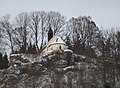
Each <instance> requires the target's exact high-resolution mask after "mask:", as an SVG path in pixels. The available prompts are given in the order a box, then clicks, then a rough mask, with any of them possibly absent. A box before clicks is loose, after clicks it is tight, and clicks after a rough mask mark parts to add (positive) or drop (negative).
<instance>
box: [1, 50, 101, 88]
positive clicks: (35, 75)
mask: <svg viewBox="0 0 120 88" xmlns="http://www.w3.org/2000/svg"><path fill="white" fill-rule="evenodd" d="M10 59H11V63H10V67H9V68H8V69H5V70H1V71H0V88H101V87H102V78H101V75H99V71H98V67H97V66H96V65H95V64H96V63H97V62H96V60H93V59H89V58H86V57H85V56H82V55H76V54H74V53H70V52H67V53H63V52H52V53H51V54H49V55H46V56H40V55H25V54H15V55H11V58H10Z"/></svg>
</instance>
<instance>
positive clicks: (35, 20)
mask: <svg viewBox="0 0 120 88" xmlns="http://www.w3.org/2000/svg"><path fill="white" fill-rule="evenodd" d="M65 22H66V17H65V16H63V15H61V14H60V13H59V12H54V11H50V12H45V11H34V12H30V13H28V12H23V13H20V14H18V15H17V16H16V17H15V19H12V20H11V19H10V15H9V14H7V15H5V16H3V17H1V19H0V34H1V36H0V37H1V38H0V41H1V42H2V43H1V45H3V46H4V47H3V48H4V49H8V48H10V49H11V53H15V51H17V52H19V50H20V52H21V50H22V53H26V52H27V50H28V47H29V46H28V45H30V43H31V45H32V46H35V48H36V52H38V51H39V50H40V49H41V48H42V47H43V46H44V45H45V43H46V42H47V39H46V38H47V32H48V30H49V28H51V29H52V30H53V32H54V35H55V34H56V33H58V31H59V30H60V28H61V27H62V26H63V25H64V24H65Z"/></svg>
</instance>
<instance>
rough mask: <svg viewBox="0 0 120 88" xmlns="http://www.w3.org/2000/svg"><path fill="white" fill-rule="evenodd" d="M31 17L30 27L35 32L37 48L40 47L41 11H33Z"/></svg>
mask: <svg viewBox="0 0 120 88" xmlns="http://www.w3.org/2000/svg"><path fill="white" fill-rule="evenodd" d="M30 18H31V23H30V28H31V29H32V31H33V34H34V36H35V45H36V47H37V49H39V47H38V38H39V33H40V12H39V11H38V12H37V11H35V12H31V14H30Z"/></svg>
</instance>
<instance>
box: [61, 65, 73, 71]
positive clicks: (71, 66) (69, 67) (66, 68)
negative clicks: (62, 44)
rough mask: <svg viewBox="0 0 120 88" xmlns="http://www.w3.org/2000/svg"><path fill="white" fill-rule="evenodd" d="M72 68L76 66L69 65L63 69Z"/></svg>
mask: <svg viewBox="0 0 120 88" xmlns="http://www.w3.org/2000/svg"><path fill="white" fill-rule="evenodd" d="M70 68H72V69H73V68H74V66H68V67H65V68H63V70H67V69H70Z"/></svg>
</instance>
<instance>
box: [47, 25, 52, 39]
mask: <svg viewBox="0 0 120 88" xmlns="http://www.w3.org/2000/svg"><path fill="white" fill-rule="evenodd" d="M52 37H53V30H52V28H51V27H49V31H48V41H49V40H50V39H51V38H52Z"/></svg>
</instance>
